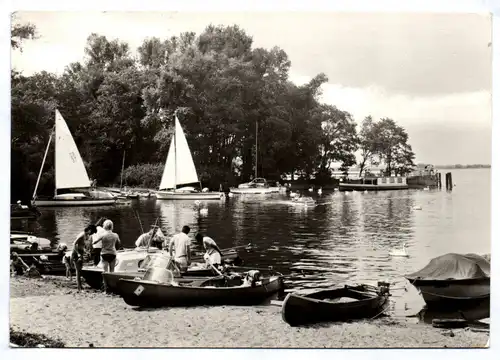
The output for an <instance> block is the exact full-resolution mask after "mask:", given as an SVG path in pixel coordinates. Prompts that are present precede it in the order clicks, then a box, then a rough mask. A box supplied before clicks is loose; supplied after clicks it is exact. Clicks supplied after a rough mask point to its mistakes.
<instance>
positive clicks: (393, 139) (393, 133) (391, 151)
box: [374, 118, 415, 175]
mask: <svg viewBox="0 0 500 360" xmlns="http://www.w3.org/2000/svg"><path fill="white" fill-rule="evenodd" d="M374 138H375V139H376V140H375V149H376V152H377V155H378V156H379V158H380V159H381V160H382V161H383V162H384V163H385V165H386V169H385V173H386V174H387V175H390V174H391V173H392V172H393V171H399V172H400V173H401V172H406V171H407V170H408V169H410V168H412V167H414V166H415V164H414V163H413V159H414V158H415V154H414V153H413V151H412V148H411V146H410V145H409V144H408V134H407V133H406V131H405V129H404V128H402V127H401V126H398V125H397V124H396V122H395V121H394V120H392V119H389V118H383V119H381V120H380V121H378V122H377V123H376V124H375V125H374Z"/></svg>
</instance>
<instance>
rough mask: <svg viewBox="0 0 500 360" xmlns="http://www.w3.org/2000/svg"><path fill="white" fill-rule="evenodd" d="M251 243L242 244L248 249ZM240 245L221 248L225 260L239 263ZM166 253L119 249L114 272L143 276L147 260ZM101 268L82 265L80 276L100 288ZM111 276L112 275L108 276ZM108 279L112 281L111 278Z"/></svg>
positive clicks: (204, 273)
mask: <svg viewBox="0 0 500 360" xmlns="http://www.w3.org/2000/svg"><path fill="white" fill-rule="evenodd" d="M250 246H251V244H248V245H245V246H242V247H244V248H246V249H248V248H249V247H250ZM238 248H240V247H234V248H228V249H221V252H222V256H223V259H224V261H225V262H229V263H234V264H240V263H241V259H240V258H239V254H238V251H237V249H238ZM162 254H167V252H162V250H160V249H158V248H153V247H150V248H149V249H147V248H136V249H127V250H120V251H118V252H117V254H116V260H117V261H116V265H115V273H117V274H122V273H131V275H134V277H137V276H143V275H144V269H145V268H146V267H147V266H148V262H149V261H151V260H153V259H154V257H155V255H162ZM191 261H192V262H193V263H198V262H203V261H204V260H203V257H202V256H193V257H192V258H191ZM102 274H103V268H102V264H101V263H99V265H98V266H84V267H83V269H82V277H83V278H84V279H85V281H86V282H87V284H89V285H90V286H91V287H93V288H94V289H100V288H101V287H102V281H103V277H102ZM185 275H186V276H211V275H213V272H212V271H211V270H207V269H205V270H203V271H201V270H198V269H197V270H194V269H193V271H191V272H188V273H187V274H185ZM109 277H110V278H113V277H114V276H113V275H110V276H109ZM110 281H113V280H112V279H111V280H110Z"/></svg>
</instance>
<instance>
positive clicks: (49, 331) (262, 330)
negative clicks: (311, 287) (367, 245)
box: [10, 276, 489, 348]
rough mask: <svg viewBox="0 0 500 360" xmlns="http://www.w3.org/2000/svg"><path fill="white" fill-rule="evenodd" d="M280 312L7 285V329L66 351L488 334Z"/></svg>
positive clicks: (423, 340) (452, 341) (20, 280)
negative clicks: (313, 321)
mask: <svg viewBox="0 0 500 360" xmlns="http://www.w3.org/2000/svg"><path fill="white" fill-rule="evenodd" d="M280 310H281V308H280V307H279V306H272V305H268V306H254V307H239V306H220V307H194V308H164V309H151V310H149V309H148V310H141V309H134V308H132V307H130V306H128V305H127V304H125V302H124V301H123V300H122V299H121V298H120V297H119V296H115V295H105V294H103V293H100V292H98V291H94V290H91V289H89V288H88V287H87V286H86V287H85V290H84V291H83V292H81V293H78V292H77V291H76V285H75V283H74V279H73V282H70V281H69V280H67V279H65V278H63V277H55V276H52V277H49V276H46V277H45V278H44V279H28V278H24V277H14V278H11V283H10V326H11V328H13V329H14V330H16V331H26V332H30V333H36V334H43V335H45V336H47V337H50V338H55V339H58V340H60V341H62V342H63V343H64V344H65V346H66V347H89V346H94V347H213V348H217V347H235V348H246V347H252V348H254V347H255V348H400V347H401V348H419V347H425V348H443V347H448V348H459V347H461V348H464V347H484V346H485V344H486V342H487V340H488V337H489V333H484V332H481V333H479V332H473V331H470V330H469V329H454V330H451V331H450V330H444V329H436V328H433V327H432V326H430V325H428V324H420V323H416V319H410V318H397V319H395V318H390V317H385V318H381V319H377V320H371V321H369V322H368V321H362V322H355V323H330V324H322V325H315V326H311V327H299V328H293V327H290V326H289V325H288V324H286V323H285V322H284V321H283V320H282V319H281V314H280Z"/></svg>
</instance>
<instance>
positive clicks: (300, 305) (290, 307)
mask: <svg viewBox="0 0 500 360" xmlns="http://www.w3.org/2000/svg"><path fill="white" fill-rule="evenodd" d="M341 297H350V298H354V299H357V300H356V301H352V302H333V301H327V300H323V299H339V298H341ZM388 297H389V293H388V291H387V292H384V293H376V292H374V291H366V290H365V289H364V288H363V286H359V287H345V288H339V289H332V290H322V291H318V292H314V293H311V294H307V295H299V294H294V293H290V294H288V295H287V297H286V298H285V300H284V301H283V305H282V308H281V316H282V319H283V320H284V321H285V322H286V323H288V324H289V325H291V326H299V325H307V324H313V323H318V322H327V321H347V320H355V319H363V318H371V317H375V316H378V315H380V314H381V313H382V312H383V311H384V310H385V307H386V304H387V302H388Z"/></svg>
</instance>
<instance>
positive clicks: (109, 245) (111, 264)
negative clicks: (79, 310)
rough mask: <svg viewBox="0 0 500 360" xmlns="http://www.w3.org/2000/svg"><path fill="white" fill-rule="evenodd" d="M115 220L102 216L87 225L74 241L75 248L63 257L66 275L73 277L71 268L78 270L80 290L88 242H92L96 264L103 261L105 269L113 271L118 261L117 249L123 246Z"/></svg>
mask: <svg viewBox="0 0 500 360" xmlns="http://www.w3.org/2000/svg"><path fill="white" fill-rule="evenodd" d="M113 226H114V225H113V222H112V221H111V220H109V219H106V218H101V219H99V221H98V222H97V223H96V224H95V225H89V226H87V227H86V228H85V229H84V231H83V232H81V233H80V234H78V236H77V237H76V240H75V241H74V242H73V249H72V250H70V251H67V252H66V254H65V255H64V257H63V263H64V264H65V266H66V277H68V278H70V279H71V269H72V268H74V269H75V271H76V283H77V287H78V290H79V291H80V290H81V289H82V283H81V274H80V273H81V270H82V267H83V259H84V255H85V250H86V247H87V244H91V247H92V249H91V255H92V260H93V263H94V265H95V266H97V265H98V264H99V262H102V265H103V270H104V271H109V272H113V271H114V268H115V263H116V251H117V249H119V248H120V247H121V243H120V237H119V236H118V234H117V233H115V232H113Z"/></svg>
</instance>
